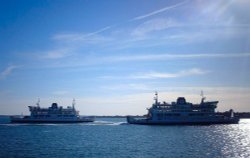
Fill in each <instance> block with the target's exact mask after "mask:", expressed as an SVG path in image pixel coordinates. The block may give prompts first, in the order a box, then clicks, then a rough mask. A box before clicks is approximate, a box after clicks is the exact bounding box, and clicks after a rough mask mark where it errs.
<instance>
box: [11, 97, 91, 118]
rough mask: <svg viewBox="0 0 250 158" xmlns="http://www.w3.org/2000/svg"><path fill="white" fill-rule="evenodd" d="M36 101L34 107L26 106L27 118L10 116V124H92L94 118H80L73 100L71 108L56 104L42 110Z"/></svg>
mask: <svg viewBox="0 0 250 158" xmlns="http://www.w3.org/2000/svg"><path fill="white" fill-rule="evenodd" d="M39 102H40V100H38V102H37V104H36V106H28V107H29V111H30V115H29V116H11V117H10V121H11V122H12V123H81V122H93V121H94V120H95V119H94V117H87V116H80V115H79V111H77V110H76V109H75V100H73V103H72V106H68V107H67V108H63V107H62V106H58V105H57V103H52V105H51V107H48V108H42V107H40V105H39Z"/></svg>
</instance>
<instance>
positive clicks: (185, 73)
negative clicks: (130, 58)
mask: <svg viewBox="0 0 250 158" xmlns="http://www.w3.org/2000/svg"><path fill="white" fill-rule="evenodd" d="M207 73H209V71H206V70H201V69H198V68H192V69H187V70H181V71H179V72H176V73H166V72H148V73H138V74H132V75H126V77H119V76H102V77H101V78H103V79H167V78H179V77H184V76H194V75H203V74H207Z"/></svg>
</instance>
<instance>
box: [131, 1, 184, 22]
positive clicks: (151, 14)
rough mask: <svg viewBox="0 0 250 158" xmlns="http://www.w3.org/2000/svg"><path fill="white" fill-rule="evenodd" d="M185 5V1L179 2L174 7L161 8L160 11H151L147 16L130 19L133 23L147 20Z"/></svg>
mask: <svg viewBox="0 0 250 158" xmlns="http://www.w3.org/2000/svg"><path fill="white" fill-rule="evenodd" d="M185 3H187V1H184V2H181V3H177V4H175V5H171V6H167V7H165V8H162V9H159V10H156V11H153V12H151V13H148V14H145V15H141V16H138V17H135V18H133V19H132V21H135V20H141V19H145V18H148V17H151V16H153V15H156V14H159V13H162V12H165V11H167V10H170V9H174V8H177V7H179V6H181V5H183V4H185Z"/></svg>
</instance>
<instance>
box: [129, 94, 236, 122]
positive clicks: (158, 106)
mask: <svg viewBox="0 0 250 158" xmlns="http://www.w3.org/2000/svg"><path fill="white" fill-rule="evenodd" d="M154 99H155V103H154V104H153V105H152V107H151V108H149V109H148V114H147V116H146V117H145V118H138V117H137V118H136V117H132V116H127V122H128V123H130V124H143V125H210V124H237V123H238V122H239V117H236V116H234V112H233V110H232V109H231V110H230V116H225V115H221V114H220V115H219V114H217V113H216V112H215V109H216V108H217V104H218V101H209V102H208V101H205V97H203V93H202V99H201V103H200V104H192V103H188V102H186V99H185V98H184V97H179V98H178V99H177V101H176V102H172V103H171V104H170V103H166V102H163V103H160V102H158V94H157V92H156V93H155V98H154Z"/></svg>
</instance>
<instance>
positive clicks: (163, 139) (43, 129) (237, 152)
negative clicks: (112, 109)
mask: <svg viewBox="0 0 250 158" xmlns="http://www.w3.org/2000/svg"><path fill="white" fill-rule="evenodd" d="M8 121H9V120H8V118H4V117H1V118H0V157H60V158H62V157H115V158H118V157H128V158H129V157H142V158H146V157H192V158H193V157H199V158H206V157H207V158H210V157H250V119H243V120H241V121H240V124H236V125H211V126H144V125H129V124H127V123H126V120H125V119H123V118H119V119H118V118H112V119H107V118H98V119H97V121H96V122H95V123H81V124H22V125H20V124H10V123H8Z"/></svg>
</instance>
